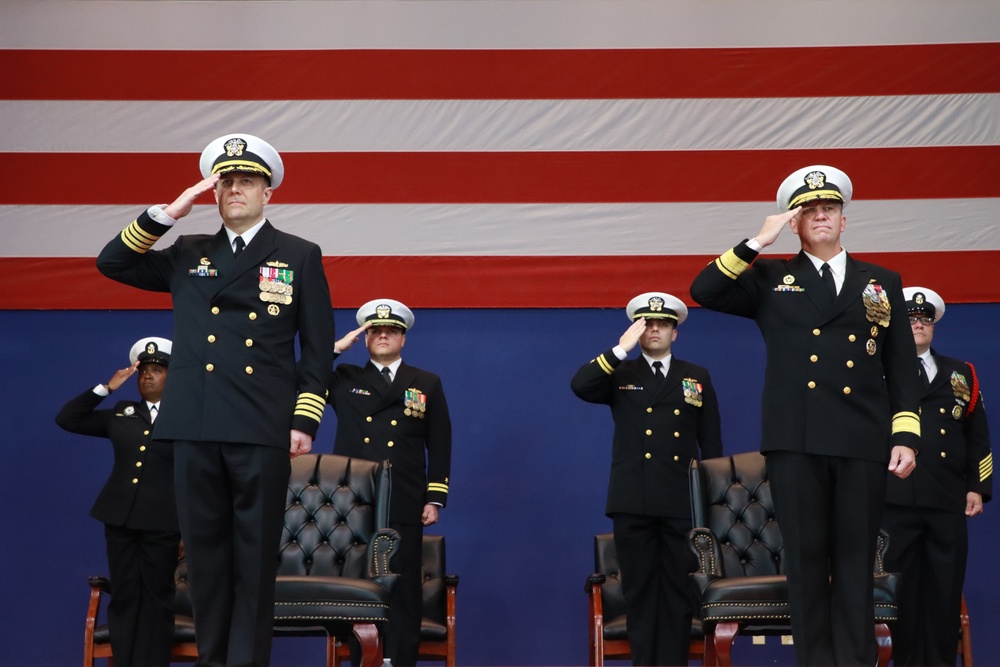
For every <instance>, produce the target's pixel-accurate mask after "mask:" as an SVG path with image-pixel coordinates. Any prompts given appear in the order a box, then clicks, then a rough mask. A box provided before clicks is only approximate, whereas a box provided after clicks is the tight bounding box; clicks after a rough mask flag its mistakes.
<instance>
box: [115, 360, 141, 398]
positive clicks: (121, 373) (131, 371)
mask: <svg viewBox="0 0 1000 667" xmlns="http://www.w3.org/2000/svg"><path fill="white" fill-rule="evenodd" d="M137 370H139V362H138V361H136V362H135V363H134V364H132V365H131V366H126V367H125V368H120V369H118V370H117V371H115V374H114V375H112V376H111V379H110V380H108V389H109V390H110V391H114V390H115V389H117V388H118V387H120V386H122V385H123V384H125V380H127V379H129V378H130V377H132V376H133V375H135V372H136V371H137Z"/></svg>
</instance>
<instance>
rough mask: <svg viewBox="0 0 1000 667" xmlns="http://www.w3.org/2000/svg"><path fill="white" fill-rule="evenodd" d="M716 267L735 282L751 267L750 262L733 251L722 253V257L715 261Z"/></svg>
mask: <svg viewBox="0 0 1000 667" xmlns="http://www.w3.org/2000/svg"><path fill="white" fill-rule="evenodd" d="M715 265H716V266H717V267H719V271H722V273H723V274H725V275H726V276H727V277H729V278H732V279H733V280H736V279H737V278H738V277H739V276H740V274H741V273H743V272H744V271H746V270H747V267H748V266H750V264H749V263H748V262H745V261H743V260H742V259H740V258H739V257H737V255H736V253H735V252H733V250H732V249H729V250H727V251H726V252H724V253H722V256H721V257H719V258H718V259H716V260H715Z"/></svg>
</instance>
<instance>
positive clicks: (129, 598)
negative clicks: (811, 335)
mask: <svg viewBox="0 0 1000 667" xmlns="http://www.w3.org/2000/svg"><path fill="white" fill-rule="evenodd" d="M170 349H171V344H170V341H169V340H167V339H165V338H158V337H155V336H153V337H147V338H140V339H139V340H138V341H136V343H135V345H133V346H132V349H131V350H130V351H129V365H128V366H126V367H125V368H122V369H120V370H117V371H115V374H114V375H112V376H111V379H110V380H108V382H107V383H105V384H99V385H97V386H96V387H94V388H93V389H87V390H86V391H84V392H83V393H82V394H80V395H79V396H77V397H76V398H73V399H71V400H70V401H69V402H68V403H66V405H64V406H63V407H62V409H61V410H59V414H58V415H56V423H57V424H58V425H59V426H60V427H62V428H64V429H66V430H67V431H69V432H71V433H79V434H81V435H90V436H94V437H98V438H108V439H110V440H111V444H112V446H113V447H114V453H115V457H114V466H113V467H112V469H111V475H110V476H109V477H108V480H107V481H106V482H105V483H104V487H103V488H102V489H101V492H100V494H99V495H98V496H97V501H96V502H95V503H94V507H93V509H91V510H90V515H91V516H92V517H94V518H95V519H97V520H98V521H102V522H103V523H104V539H105V542H106V544H107V554H108V571H109V574H110V576H111V584H112V586H113V587H114V594H113V595H112V596H111V602H110V603H109V604H108V626H109V630H110V634H111V651H112V653H113V654H114V660H115V664H116V665H119V666H120V667H167V665H168V664H169V663H170V649H171V646H172V645H173V635H174V570H176V569H177V557H178V546H179V543H180V537H181V536H180V533H179V532H178V527H177V507H176V505H175V503H174V450H173V447H171V446H170V443H167V442H160V441H157V440H153V439H152V437H151V430H152V425H153V422H154V421H155V420H156V415H157V413H158V412H159V408H160V398H161V396H162V394H163V385H164V382H165V380H166V378H167V367H168V366H169V365H170ZM133 375H135V376H136V381H137V384H138V387H139V395H140V396H141V397H142V400H140V401H132V400H120V401H118V402H117V403H116V404H115V407H113V408H109V409H104V410H98V409H97V406H98V405H99V404H100V403H101V401H103V400H104V399H105V398H106V397H108V396H109V395H110V394H111V393H112V392H114V391H116V390H117V389H119V388H120V387H121V386H122V385H123V384H124V383H125V381H126V380H128V378H130V377H132V376H133Z"/></svg>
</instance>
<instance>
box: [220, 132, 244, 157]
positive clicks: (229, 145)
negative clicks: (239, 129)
mask: <svg viewBox="0 0 1000 667" xmlns="http://www.w3.org/2000/svg"><path fill="white" fill-rule="evenodd" d="M246 147H247V142H245V141H243V140H242V139H240V138H239V137H233V138H232V139H230V140H229V141H227V142H226V143H225V144H224V145H223V148H225V149H226V155H227V156H229V157H240V156H241V155H243V149H244V148H246Z"/></svg>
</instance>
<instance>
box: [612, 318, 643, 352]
mask: <svg viewBox="0 0 1000 667" xmlns="http://www.w3.org/2000/svg"><path fill="white" fill-rule="evenodd" d="M645 330H646V318H645V317H640V318H639V319H637V320H636V321H635V322H633V323H632V326H630V327H629V328H628V329H626V330H625V333H623V334H622V337H621V338H619V339H618V345H620V346H621V348H622V349H623V350H625V351H626V352H631V351H632V348H634V347H635V346H636V344H638V342H639V338H641V337H642V333H643V332H644V331H645Z"/></svg>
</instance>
